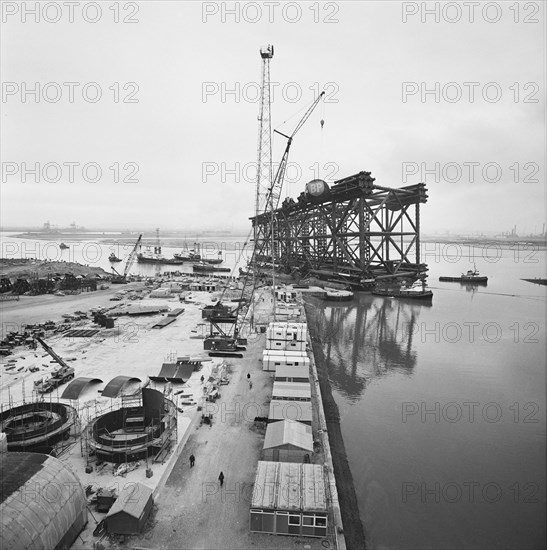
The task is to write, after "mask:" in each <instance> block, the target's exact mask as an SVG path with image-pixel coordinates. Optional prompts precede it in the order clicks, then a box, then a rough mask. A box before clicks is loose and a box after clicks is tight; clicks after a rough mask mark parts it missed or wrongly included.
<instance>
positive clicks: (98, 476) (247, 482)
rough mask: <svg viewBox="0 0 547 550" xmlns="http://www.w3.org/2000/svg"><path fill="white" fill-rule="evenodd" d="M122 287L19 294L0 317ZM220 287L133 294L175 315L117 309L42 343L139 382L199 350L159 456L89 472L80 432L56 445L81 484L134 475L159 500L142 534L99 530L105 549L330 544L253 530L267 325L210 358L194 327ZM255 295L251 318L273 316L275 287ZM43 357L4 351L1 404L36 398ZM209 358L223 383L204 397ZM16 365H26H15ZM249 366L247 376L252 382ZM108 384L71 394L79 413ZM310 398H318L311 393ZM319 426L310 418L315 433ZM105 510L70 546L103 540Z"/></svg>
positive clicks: (48, 314)
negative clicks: (84, 331)
mask: <svg viewBox="0 0 547 550" xmlns="http://www.w3.org/2000/svg"><path fill="white" fill-rule="evenodd" d="M126 288H127V287H126ZM118 290H119V288H114V287H111V288H110V289H109V290H105V291H98V292H93V293H90V294H88V295H87V294H86V295H84V294H80V295H77V296H65V297H51V296H37V297H24V298H28V300H21V301H20V302H7V303H4V304H2V322H3V324H4V323H5V324H9V323H14V324H20V323H31V322H41V321H45V320H49V319H53V320H55V319H58V318H59V317H60V316H61V315H62V314H63V313H67V312H68V313H71V312H73V311H74V310H83V311H85V310H86V309H88V308H89V307H92V306H96V305H108V306H110V305H113V302H109V301H108V299H109V297H111V296H112V295H113V294H114V293H115V292H117V291H118ZM219 295H220V294H219V293H207V292H193V293H192V298H193V300H192V302H191V303H181V302H180V301H179V300H178V298H174V299H171V300H166V299H153V300H152V299H145V300H142V301H139V302H141V303H147V304H162V305H168V306H169V308H170V309H175V308H178V307H184V308H185V311H184V313H183V314H182V315H180V316H179V317H177V319H176V321H175V322H174V323H173V324H171V325H169V326H167V327H166V328H164V329H161V330H157V329H152V328H151V327H152V326H153V324H155V323H156V322H157V321H158V320H159V319H161V318H162V315H161V314H156V315H152V316H145V317H132V318H127V317H121V318H118V320H117V321H116V327H115V328H114V329H101V331H100V332H99V333H98V334H97V335H95V336H93V337H91V338H64V337H63V336H62V335H59V334H56V335H52V336H51V337H49V338H48V337H46V341H47V343H48V344H49V345H50V346H52V347H53V349H54V350H55V351H56V352H57V353H58V354H59V355H60V356H61V357H63V359H65V360H67V359H73V361H72V362H70V365H71V366H73V367H74V368H75V370H76V376H77V377H78V376H89V377H97V378H100V379H101V380H103V383H104V384H106V383H107V382H108V381H110V380H111V379H112V378H113V377H115V376H117V375H120V374H126V375H130V376H136V377H139V378H140V379H141V380H142V381H145V380H147V377H148V376H149V375H155V374H157V373H158V372H159V370H160V368H161V364H162V363H163V362H168V361H169V360H170V358H172V357H174V356H190V357H192V358H194V357H201V358H203V359H205V362H204V363H203V369H202V371H201V372H195V373H194V374H193V375H192V377H191V379H190V380H189V381H188V383H187V384H186V385H185V386H184V390H185V391H184V393H185V395H188V394H192V396H193V397H192V398H191V399H190V400H191V401H192V402H194V403H195V404H194V405H190V406H188V405H182V404H181V403H180V401H177V400H178V399H179V397H178V396H173V395H172V394H171V397H172V398H173V399H174V401H175V402H176V403H177V405H178V406H179V407H180V408H181V409H182V410H183V411H184V412H183V413H180V414H179V415H178V435H177V443H176V445H174V447H173V451H172V452H171V454H170V455H169V456H167V458H166V460H165V461H164V462H163V463H151V461H149V463H148V464H145V463H144V461H141V462H142V463H139V465H138V467H137V468H136V469H134V470H132V471H129V472H127V473H126V474H124V475H123V476H114V475H113V472H114V470H115V468H114V467H113V466H111V465H107V466H106V467H103V468H101V469H97V468H93V471H92V472H91V473H86V472H85V466H86V460H85V457H84V456H82V454H83V453H82V445H81V441H79V440H75V441H73V442H72V445H70V446H69V447H68V448H66V449H65V450H64V451H63V452H62V453H61V454H60V456H59V459H60V460H63V461H64V462H65V464H67V466H69V467H70V468H71V469H72V470H73V471H74V473H75V474H76V475H77V476H78V478H79V479H80V480H81V482H82V485H84V487H85V486H88V485H91V486H94V487H95V488H96V487H104V488H110V487H114V488H117V489H118V490H120V489H121V488H122V487H123V485H124V484H126V483H133V482H136V481H138V482H140V483H144V484H146V485H148V486H150V487H151V488H153V489H154V500H155V505H154V509H153V512H152V514H151V517H150V520H149V522H148V525H147V526H146V528H145V529H144V531H143V533H141V534H140V535H139V536H131V537H109V538H102V539H100V544H101V545H102V546H103V547H104V548H116V547H119V548H134V549H137V548H150V549H173V550H178V549H210V550H214V549H217V548H218V549H226V550H230V549H234V550H235V549H250V548H260V549H268V548H272V549H277V548H279V549H284V548H306V549H307V548H310V549H316V548H329V547H334V542H333V540H332V538H329V539H326V540H325V539H314V538H309V537H293V536H276V535H266V534H259V533H251V532H250V531H249V507H250V503H251V498H252V491H253V485H254V475H255V472H256V467H257V462H258V460H259V459H260V451H261V449H262V445H263V440H264V433H265V426H264V425H263V424H261V423H255V421H254V419H255V417H256V416H260V417H264V416H267V415H268V409H269V407H268V404H269V401H270V399H271V390H272V385H273V377H272V373H269V372H266V371H263V370H262V362H261V358H262V351H263V349H264V347H265V334H252V335H251V337H250V338H249V343H248V345H247V351H245V352H244V357H243V358H242V359H238V358H237V359H236V358H229V359H221V358H215V360H214V361H211V360H210V358H208V357H207V355H206V352H204V351H203V339H202V338H200V336H202V335H203V334H204V331H205V332H206V330H207V327H206V326H204V325H203V324H202V323H203V320H202V319H201V308H202V307H203V306H204V305H208V304H210V303H212V299H213V298H214V297H218V296H219ZM31 302H32V303H31ZM116 304H119V302H116ZM256 304H257V305H256V310H255V322H256V323H264V324H265V323H267V322H269V321H270V320H271V314H272V301H271V294H270V293H269V292H268V291H262V292H260V291H259V292H258V294H257V296H256ZM88 324H89V322H88ZM12 330H13V329H12ZM13 358H15V359H16V360H17V362H16V363H15V364H16V366H17V369H15V373H16V374H8V373H7V372H6V371H5V366H6V360H7V359H13ZM49 360H50V357H49V356H45V352H44V351H43V350H42V349H41V348H38V349H37V350H35V351H32V350H28V349H26V350H22V351H20V352H17V353H15V354H14V355H12V356H10V357H9V358H2V363H3V364H2V365H0V373H1V379H0V381H1V387H2V395H1V397H2V403H3V404H4V405H3V406H4V408H5V407H6V404H7V403H10V402H11V403H12V404H13V405H16V404H18V403H20V402H21V401H22V400H23V398H25V400H26V401H30V400H32V398H33V397H34V398H37V396H36V395H34V396H33V395H32V388H33V383H34V381H35V380H39V379H40V378H41V377H42V376H44V374H47V371H48V370H51V369H52V368H54V367H55V364H54V363H50V361H49ZM31 365H37V366H39V367H40V371H39V372H34V373H31V372H30V371H29V370H28V367H29V366H31ZM44 365H49V366H44ZM215 366H217V367H223V368H225V369H226V373H227V377H228V379H229V384H227V385H223V386H221V388H220V392H221V397H220V399H219V400H217V401H216V402H214V403H209V402H206V403H203V402H202V397H203V387H202V384H201V381H200V376H201V375H202V374H204V376H205V379H206V381H207V378H208V376H209V374H210V372H211V370H212V369H213V368H214V367H215ZM21 367H24V368H23V369H22V370H21V371H19V370H18V369H19V368H21ZM11 372H13V371H11ZM247 374H250V375H251V381H252V388H251V387H250V386H249V383H248V379H247ZM104 384H101V385H90V386H88V388H87V389H86V390H85V391H84V392H83V394H82V395H81V396H80V398H79V400H78V401H74V402H72V404H73V406H75V407H76V408H77V409H78V410H79V413H80V417H81V418H82V420H83V421H84V422H85V420H86V419H87V418H90V417H93V416H95V415H96V414H97V413H99V414H100V413H101V412H103V411H104V412H106V411H107V410H110V409H111V408H116V407H117V406H118V404H117V403H116V402H115V401H116V400H114V401H111V400H109V399H107V398H102V397H101V396H100V393H98V391H97V390H98V388H102V387H104ZM179 386H180V384H178V385H176V384H175V385H174V389H175V390H179ZM65 387H66V386H61V387H60V388H59V389H58V390H55V391H54V392H53V393H52V394H47V395H46V396H45V397H44V398H45V399H46V400H50V399H51V400H57V399H58V398H59V397H60V395H61V393H62V391H63V389H64V388H65ZM150 387H153V388H156V389H158V390H163V389H164V388H165V384H163V383H153V382H152V383H151V386H150ZM131 389H133V390H134V389H135V388H131V387H129V388H128V391H129V390H131ZM185 400H186V402H187V400H188V398H187V397H185ZM198 403H201V404H202V405H203V407H204V408H203V410H202V411H198V410H197V409H198ZM314 403H315V404H314V406H315V407H317V402H316V400H315V399H314ZM202 413H212V415H213V423H212V426H208V425H207V424H203V423H202V422H201V419H202ZM314 418H317V414H314ZM316 429H317V427H316V426H314V434H315V432H316ZM191 454H194V456H195V457H196V462H195V466H194V467H193V468H191V467H190V463H189V456H190V455H191ZM323 460H324V457H323V455H322V453H321V452H320V451H319V452H318V453H315V455H314V459H313V462H315V463H320V464H322V463H323ZM103 464H104V463H103ZM147 467H149V468H151V469H152V474H153V475H152V477H147V476H146V469H147ZM221 471H222V472H223V473H224V476H225V479H224V485H223V486H222V487H220V484H219V482H218V476H219V473H220V472H221ZM103 517H104V515H102V514H98V513H96V512H95V511H93V509H92V513H91V514H90V516H89V522H88V525H87V528H86V529H85V530H84V532H83V533H81V535H80V537H79V538H78V539H77V540H76V542H75V544H74V545H73V549H74V550H80V549H81V550H84V549H89V548H92V547H93V545H94V543H97V542H98V541H99V539H98V538H96V537H94V536H93V530H94V529H95V527H96V525H97V523H98V522H99V521H100V520H101V519H102V518H103ZM331 525H332V523H331Z"/></svg>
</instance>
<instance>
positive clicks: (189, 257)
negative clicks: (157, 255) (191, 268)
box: [173, 248, 201, 262]
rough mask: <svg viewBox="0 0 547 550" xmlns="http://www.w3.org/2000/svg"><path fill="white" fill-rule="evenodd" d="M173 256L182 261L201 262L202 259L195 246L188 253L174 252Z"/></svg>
mask: <svg viewBox="0 0 547 550" xmlns="http://www.w3.org/2000/svg"><path fill="white" fill-rule="evenodd" d="M173 257H174V258H175V259H176V260H178V261H180V262H199V261H200V260H201V255H200V254H197V253H196V251H195V250H194V249H193V248H191V249H190V250H189V251H188V252H187V253H186V254H184V253H181V254H173Z"/></svg>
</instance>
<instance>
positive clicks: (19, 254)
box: [0, 232, 252, 277]
mask: <svg viewBox="0 0 547 550" xmlns="http://www.w3.org/2000/svg"><path fill="white" fill-rule="evenodd" d="M14 235H15V234H13V233H6V232H0V257H1V258H9V259H13V258H37V259H40V260H50V261H66V262H77V263H80V264H83V265H90V266H93V267H102V268H103V269H104V270H105V271H107V272H109V273H111V268H112V266H114V268H115V269H116V270H118V271H120V272H123V270H124V267H125V261H126V259H127V257H128V256H129V254H130V252H131V251H132V249H133V247H134V245H135V242H136V240H137V237H135V238H134V239H132V238H131V237H127V236H121V235H119V234H105V235H104V237H101V238H99V239H96V238H94V239H89V240H80V241H71V240H67V239H66V238H63V237H62V236H59V238H57V239H48V240H45V239H44V240H38V239H19V238H17V237H15V236H14ZM246 238H247V237H246V236H241V237H224V236H219V237H217V238H215V239H212V238H209V239H191V238H189V239H185V238H171V239H162V240H161V243H162V255H163V256H164V257H165V258H172V257H173V254H175V253H180V252H187V249H188V248H194V243H195V242H196V241H197V242H198V243H199V246H200V249H201V255H202V257H204V258H217V257H218V252H219V251H220V252H222V257H223V259H224V262H223V263H222V265H221V267H229V268H233V267H234V266H238V267H239V266H241V267H245V265H246V264H247V260H248V258H249V257H250V255H251V253H252V249H250V247H249V245H248V244H247V245H246V246H245V242H246ZM154 241H155V239H153V238H152V239H144V240H143V246H142V250H141V251H142V252H145V251H147V249H148V247H149V246H150V247H152V248H153V246H154ZM61 242H65V244H67V245H68V246H69V248H68V249H64V250H62V249H60V248H59V245H60V244H61ZM112 252H113V253H114V254H115V255H116V256H117V257H118V258H120V259H121V260H122V261H121V262H116V263H111V262H109V260H108V257H109V255H110V254H111V253H112ZM160 271H161V273H164V272H172V271H180V272H186V273H192V263H190V262H188V263H184V264H182V265H162V266H161V268H160ZM129 273H130V274H133V275H142V276H150V277H153V276H154V275H155V273H156V265H155V264H140V263H138V262H137V261H135V262H134V263H133V265H132V267H131V269H130V271H129ZM235 274H236V275H237V274H238V273H237V270H236V273H235ZM221 275H230V273H221Z"/></svg>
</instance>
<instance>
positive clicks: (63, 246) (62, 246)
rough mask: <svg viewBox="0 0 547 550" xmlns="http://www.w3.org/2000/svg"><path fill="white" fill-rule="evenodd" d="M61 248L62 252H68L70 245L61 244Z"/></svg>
mask: <svg viewBox="0 0 547 550" xmlns="http://www.w3.org/2000/svg"><path fill="white" fill-rule="evenodd" d="M59 248H60V249H61V250H66V249H67V248H68V245H67V244H65V243H61V244H60V245H59Z"/></svg>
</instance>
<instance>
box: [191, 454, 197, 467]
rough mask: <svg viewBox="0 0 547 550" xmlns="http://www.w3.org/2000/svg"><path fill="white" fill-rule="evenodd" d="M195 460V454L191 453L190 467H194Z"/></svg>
mask: <svg viewBox="0 0 547 550" xmlns="http://www.w3.org/2000/svg"><path fill="white" fill-rule="evenodd" d="M195 461H196V457H195V456H194V455H190V468H193V467H194V462H195Z"/></svg>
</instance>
